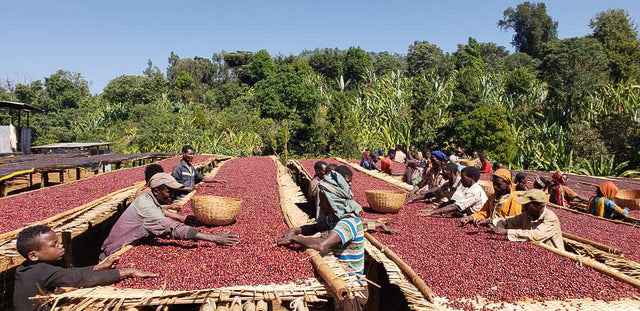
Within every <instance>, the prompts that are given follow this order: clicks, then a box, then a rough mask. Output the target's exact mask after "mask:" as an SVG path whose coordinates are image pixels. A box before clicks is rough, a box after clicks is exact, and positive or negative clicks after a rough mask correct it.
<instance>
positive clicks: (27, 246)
mask: <svg viewBox="0 0 640 311" xmlns="http://www.w3.org/2000/svg"><path fill="white" fill-rule="evenodd" d="M16 248H17V249H18V252H19V253H20V255H22V256H23V257H24V258H26V261H25V262H24V263H22V265H20V266H19V267H18V268H17V269H16V280H15V288H14V292H13V307H14V308H15V310H17V311H23V310H25V311H26V310H38V311H40V310H49V307H48V306H43V305H41V304H39V303H38V301H36V300H32V299H29V297H34V296H36V295H38V294H40V293H43V294H46V293H51V292H53V291H54V290H55V288H56V287H63V286H70V287H91V286H98V285H107V284H112V283H115V282H117V281H119V280H121V279H124V278H127V277H155V276H156V275H155V274H151V273H148V272H143V271H140V270H137V269H114V267H115V265H116V264H117V263H118V260H119V259H120V258H119V257H109V258H106V259H105V260H103V261H102V262H100V263H98V264H97V265H95V266H90V267H84V268H69V269H65V268H61V267H58V266H55V265H53V263H55V262H56V261H59V260H60V259H62V256H63V255H64V246H62V243H60V242H59V240H58V235H57V234H56V233H55V232H53V230H51V228H49V227H47V226H42V225H38V226H33V227H29V228H26V229H24V230H22V231H20V233H18V238H17V242H16Z"/></svg>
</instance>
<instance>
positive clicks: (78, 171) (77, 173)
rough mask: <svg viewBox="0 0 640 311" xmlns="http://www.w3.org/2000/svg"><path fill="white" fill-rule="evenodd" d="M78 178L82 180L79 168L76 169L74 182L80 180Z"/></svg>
mask: <svg viewBox="0 0 640 311" xmlns="http://www.w3.org/2000/svg"><path fill="white" fill-rule="evenodd" d="M80 178H82V176H81V174H80V168H79V167H76V180H80Z"/></svg>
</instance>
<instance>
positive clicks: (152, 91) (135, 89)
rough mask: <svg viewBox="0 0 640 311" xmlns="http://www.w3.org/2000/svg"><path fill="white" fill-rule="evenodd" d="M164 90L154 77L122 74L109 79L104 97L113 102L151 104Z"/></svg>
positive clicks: (103, 93)
mask: <svg viewBox="0 0 640 311" xmlns="http://www.w3.org/2000/svg"><path fill="white" fill-rule="evenodd" d="M185 73H186V72H185ZM162 91H163V90H162V89H159V88H158V85H157V84H156V81H155V79H154V78H151V77H145V76H127V75H122V76H119V77H117V78H115V79H113V80H111V81H109V84H107V86H106V87H105V88H104V91H103V92H102V97H104V99H106V100H107V101H109V102H112V103H127V104H130V105H137V104H149V103H152V102H153V101H154V100H157V99H159V98H160V96H161V95H162Z"/></svg>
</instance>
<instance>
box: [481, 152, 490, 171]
mask: <svg viewBox="0 0 640 311" xmlns="http://www.w3.org/2000/svg"><path fill="white" fill-rule="evenodd" d="M479 157H480V163H482V166H481V167H480V171H481V172H482V173H485V174H491V163H490V162H489V158H487V156H486V155H485V154H484V153H481V154H480V155H479Z"/></svg>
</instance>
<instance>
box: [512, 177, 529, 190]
mask: <svg viewBox="0 0 640 311" xmlns="http://www.w3.org/2000/svg"><path fill="white" fill-rule="evenodd" d="M515 184H516V191H527V190H529V187H528V186H527V175H525V173H518V174H516V180H515Z"/></svg>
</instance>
